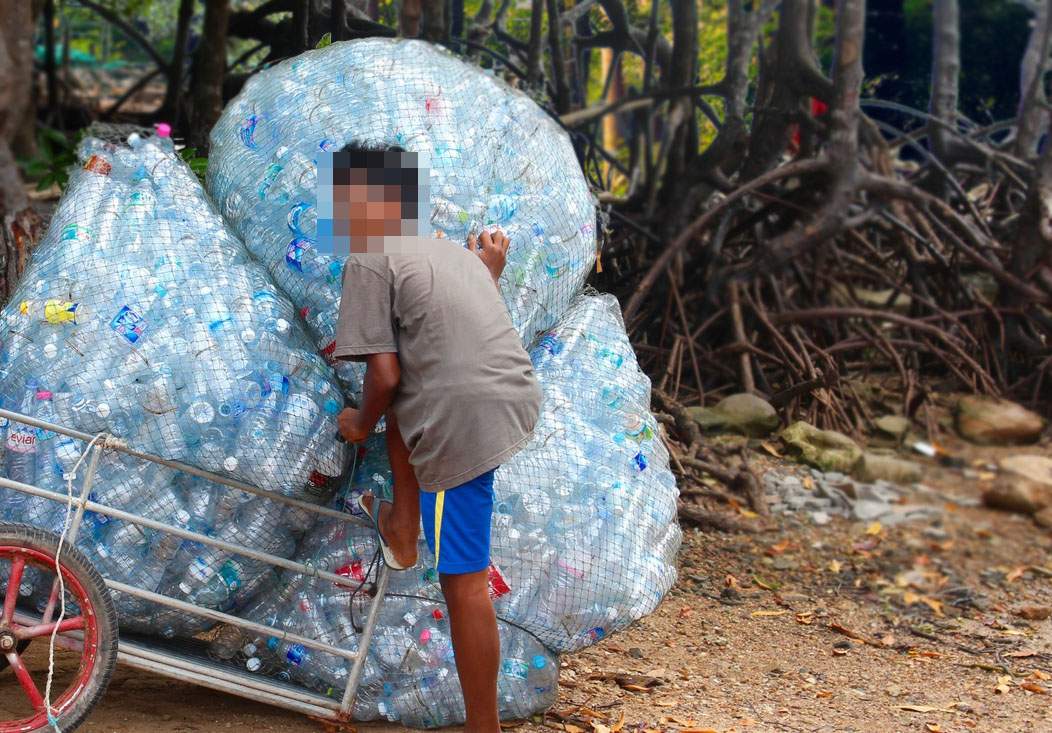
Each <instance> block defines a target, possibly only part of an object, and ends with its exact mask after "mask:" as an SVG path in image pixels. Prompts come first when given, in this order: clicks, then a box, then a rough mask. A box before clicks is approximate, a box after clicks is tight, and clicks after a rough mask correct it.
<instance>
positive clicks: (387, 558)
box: [358, 494, 412, 570]
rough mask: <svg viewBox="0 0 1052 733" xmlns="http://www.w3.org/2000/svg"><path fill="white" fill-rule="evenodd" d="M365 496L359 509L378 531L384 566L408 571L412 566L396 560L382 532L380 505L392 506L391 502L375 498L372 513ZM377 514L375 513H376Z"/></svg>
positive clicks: (361, 497)
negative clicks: (366, 503)
mask: <svg viewBox="0 0 1052 733" xmlns="http://www.w3.org/2000/svg"><path fill="white" fill-rule="evenodd" d="M364 499H365V494H362V495H361V496H359V497H358V508H359V509H361V510H362V513H363V514H365V516H367V517H369V521H370V522H372V525H373V529H374V530H375V531H376V543H377V544H378V545H380V552H381V553H382V554H383V557H384V565H386V566H387V567H389V568H391V570H408V569H409V568H410V567H412V566H411V565H402V564H400V563H399V562H398V561H397V560H395V556H394V552H393V551H392V550H391V546H390V545H388V544H387V540H385V539H384V536H383V534H382V533H381V532H380V505H381V504H390V503H391V502H389V501H384V500H383V499H381V498H379V497H378V496H373V511H372V512H370V511H369V509H368V507H366V506H365V501H364ZM374 512H375V513H374Z"/></svg>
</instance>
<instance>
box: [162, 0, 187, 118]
mask: <svg viewBox="0 0 1052 733" xmlns="http://www.w3.org/2000/svg"><path fill="white" fill-rule="evenodd" d="M193 14H194V0H180V2H179V18H178V21H177V23H176V26H175V49H174V50H173V51H172V61H171V63H170V64H169V65H168V88H167V89H166V90H165V93H164V103H163V104H162V105H161V112H160V114H161V116H162V117H167V118H168V119H169V120H170V121H171V123H172V125H173V126H177V125H179V124H180V121H181V120H180V115H181V114H182V107H183V76H184V67H185V66H186V41H187V37H188V36H189V35H190V18H191V17H193Z"/></svg>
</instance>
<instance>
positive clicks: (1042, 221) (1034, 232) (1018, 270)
mask: <svg viewBox="0 0 1052 733" xmlns="http://www.w3.org/2000/svg"><path fill="white" fill-rule="evenodd" d="M1047 131H1048V134H1049V135H1052V129H1048V130H1047ZM1011 267H1012V274H1013V275H1016V276H1017V277H1019V278H1020V279H1022V280H1024V281H1025V282H1033V283H1036V284H1037V285H1039V286H1040V287H1043V288H1044V289H1045V291H1046V292H1049V293H1052V145H1050V144H1048V143H1046V144H1045V146H1044V150H1043V151H1042V153H1041V157H1040V158H1039V159H1038V162H1037V168H1036V169H1035V171H1034V179H1033V181H1032V182H1031V184H1030V190H1029V192H1028V193H1027V199H1026V203H1025V205H1024V208H1023V212H1022V215H1021V216H1020V220H1019V235H1018V237H1017V239H1016V242H1015V246H1014V247H1013V248H1012V263H1011ZM1006 290H1007V292H1006V293H1005V298H1004V300H1006V301H1007V303H1006V304H1007V305H1011V306H1022V307H1026V306H1027V303H1025V302H1024V299H1023V298H1022V296H1020V295H1019V294H1018V293H1017V292H1016V291H1015V290H1014V289H1011V288H1006Z"/></svg>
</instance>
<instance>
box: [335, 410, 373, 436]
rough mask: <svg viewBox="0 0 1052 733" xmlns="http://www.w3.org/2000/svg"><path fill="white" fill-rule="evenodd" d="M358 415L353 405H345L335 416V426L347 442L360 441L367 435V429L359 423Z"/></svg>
mask: <svg viewBox="0 0 1052 733" xmlns="http://www.w3.org/2000/svg"><path fill="white" fill-rule="evenodd" d="M360 415H361V413H359V412H358V410H356V409H354V408H353V407H345V408H343V410H342V411H341V412H340V414H339V415H337V416H336V426H337V428H338V429H339V431H340V435H342V436H343V439H344V440H346V441H347V442H348V443H361V442H362V441H363V440H365V439H366V438H368V437H369V431H368V430H367V429H365V427H363V426H362V425H361V420H360V419H359V417H360Z"/></svg>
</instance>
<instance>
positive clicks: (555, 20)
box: [548, 0, 570, 114]
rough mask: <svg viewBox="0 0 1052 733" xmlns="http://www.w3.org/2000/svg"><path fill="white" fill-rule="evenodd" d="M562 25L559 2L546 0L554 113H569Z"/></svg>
mask: <svg viewBox="0 0 1052 733" xmlns="http://www.w3.org/2000/svg"><path fill="white" fill-rule="evenodd" d="M562 38H563V35H562V23H561V21H560V20H559V0H548V52H549V53H550V54H551V59H552V86H554V87H555V111H556V112H558V113H559V114H564V113H566V112H569V111H570V85H569V84H568V83H567V81H566V59H565V58H564V57H563V41H562Z"/></svg>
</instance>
